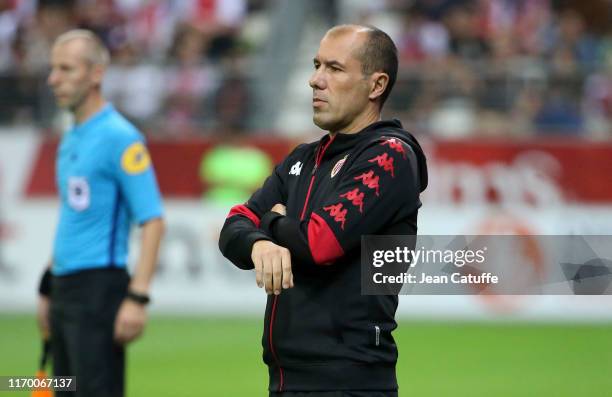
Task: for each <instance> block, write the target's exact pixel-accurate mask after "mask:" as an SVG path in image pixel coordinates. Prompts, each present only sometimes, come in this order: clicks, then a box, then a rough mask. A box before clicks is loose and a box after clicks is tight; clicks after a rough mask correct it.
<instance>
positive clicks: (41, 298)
mask: <svg viewBox="0 0 612 397" xmlns="http://www.w3.org/2000/svg"><path fill="white" fill-rule="evenodd" d="M50 302H51V300H50V299H49V297H48V296H45V295H38V307H37V320H38V329H39V330H40V335H41V336H42V338H43V340H48V339H49V337H50V336H51V327H50V325H49V317H50V316H49V306H50Z"/></svg>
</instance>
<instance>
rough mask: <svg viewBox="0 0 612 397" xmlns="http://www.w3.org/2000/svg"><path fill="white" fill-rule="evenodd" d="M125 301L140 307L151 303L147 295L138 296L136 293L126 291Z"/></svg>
mask: <svg viewBox="0 0 612 397" xmlns="http://www.w3.org/2000/svg"><path fill="white" fill-rule="evenodd" d="M125 298H126V299H129V300H131V301H133V302H136V303H138V304H141V305H148V304H149V303H150V302H151V298H150V297H149V295H147V294H140V293H138V292H134V291H130V290H128V292H127V294H126V295H125Z"/></svg>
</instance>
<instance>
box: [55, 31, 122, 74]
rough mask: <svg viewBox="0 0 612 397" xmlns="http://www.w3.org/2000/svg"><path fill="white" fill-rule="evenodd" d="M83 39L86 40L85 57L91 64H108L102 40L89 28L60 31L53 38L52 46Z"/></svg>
mask: <svg viewBox="0 0 612 397" xmlns="http://www.w3.org/2000/svg"><path fill="white" fill-rule="evenodd" d="M77 39H80V40H85V41H86V42H87V53H86V54H85V58H86V59H87V61H88V62H90V63H91V64H92V65H100V66H108V64H109V63H110V54H109V52H108V48H106V46H105V45H104V43H103V42H102V40H100V38H99V37H98V36H97V35H96V34H95V33H94V32H92V31H91V30H87V29H73V30H69V31H67V32H65V33H62V34H61V35H59V36H58V37H57V39H55V42H54V43H53V47H56V46H58V45H60V44H64V43H67V42H69V41H72V40H77Z"/></svg>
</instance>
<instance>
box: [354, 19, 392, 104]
mask: <svg viewBox="0 0 612 397" xmlns="http://www.w3.org/2000/svg"><path fill="white" fill-rule="evenodd" d="M367 28H368V31H367V34H368V36H367V39H366V41H365V43H363V45H362V46H361V48H359V49H358V50H357V51H356V52H355V56H356V57H357V59H359V61H360V62H361V71H362V73H363V74H364V75H370V74H372V73H374V72H383V73H386V74H388V75H389V84H387V88H385V91H384V92H383V93H382V95H381V96H380V108H381V109H382V107H383V105H384V104H385V101H386V100H387V98H388V97H389V94H390V93H391V90H392V89H393V85H394V84H395V80H396V79H397V68H398V60H397V47H396V46H395V43H393V40H391V37H389V35H388V34H386V33H385V32H383V31H382V30H380V29H378V28H375V27H373V26H367Z"/></svg>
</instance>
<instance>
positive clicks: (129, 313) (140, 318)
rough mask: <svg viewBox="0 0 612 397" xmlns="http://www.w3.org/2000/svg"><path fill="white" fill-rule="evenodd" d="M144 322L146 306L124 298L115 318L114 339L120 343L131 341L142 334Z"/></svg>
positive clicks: (145, 321)
mask: <svg viewBox="0 0 612 397" xmlns="http://www.w3.org/2000/svg"><path fill="white" fill-rule="evenodd" d="M146 323H147V309H146V307H145V306H144V305H141V304H140V303H137V302H134V301H131V300H128V299H125V300H124V301H123V303H122V304H121V307H120V308H119V312H118V313H117V317H116V318H115V341H116V342H118V343H121V344H125V343H129V342H131V341H133V340H134V339H136V338H138V337H139V336H140V335H142V332H143V331H144V327H145V324H146Z"/></svg>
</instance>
